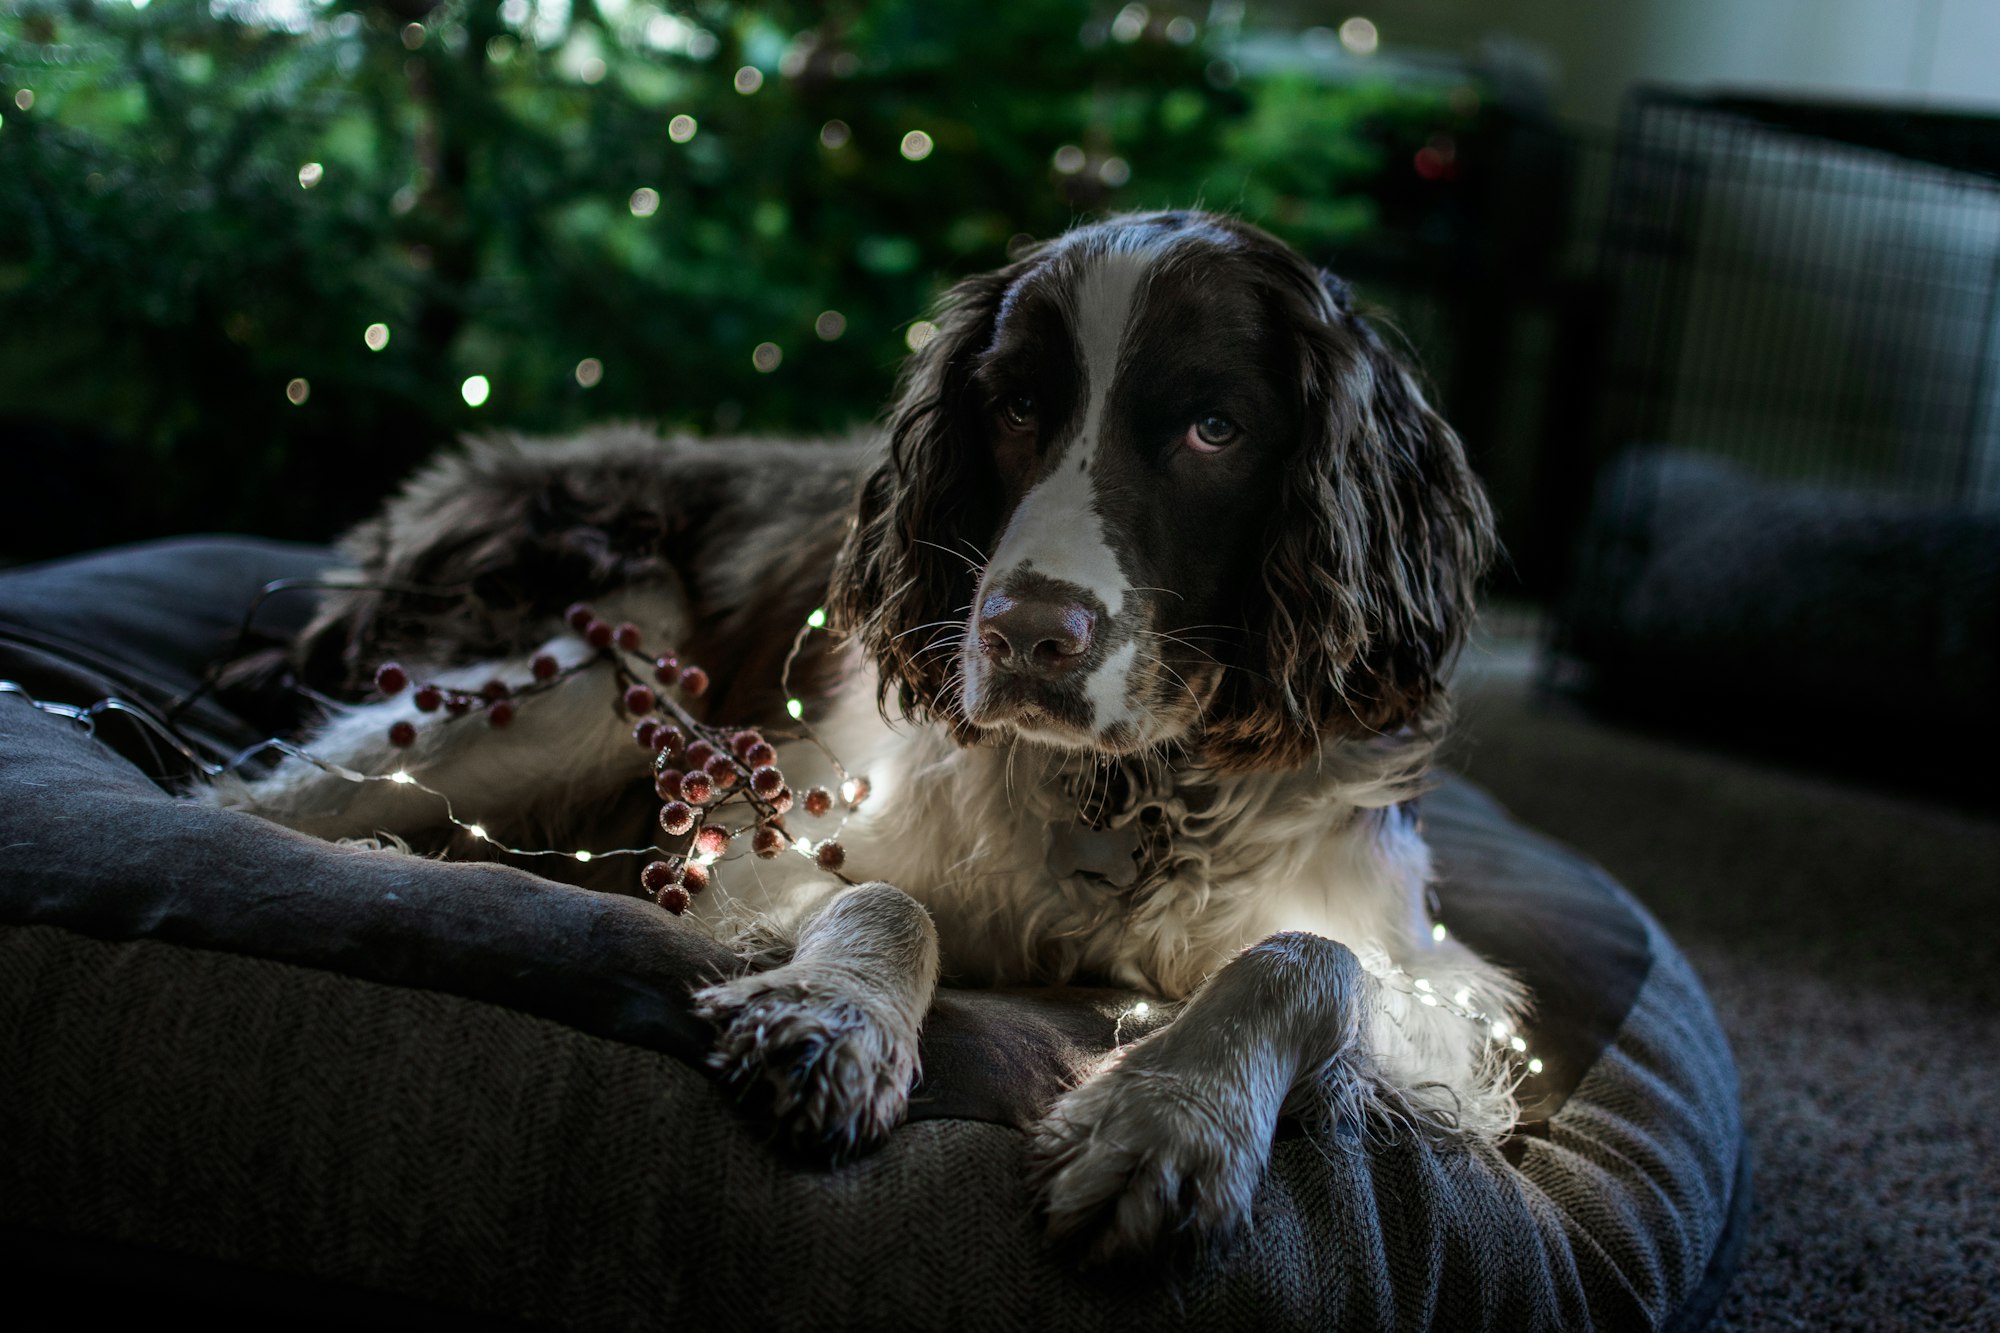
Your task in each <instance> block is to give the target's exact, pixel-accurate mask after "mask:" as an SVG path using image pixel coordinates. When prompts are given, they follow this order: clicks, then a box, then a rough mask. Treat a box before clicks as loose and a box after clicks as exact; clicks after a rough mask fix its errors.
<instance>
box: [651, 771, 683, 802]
mask: <svg viewBox="0 0 2000 1333" xmlns="http://www.w3.org/2000/svg"><path fill="white" fill-rule="evenodd" d="M653 790H654V791H656V792H658V793H659V794H660V799H661V800H663V801H678V800H679V799H680V798H681V771H680V770H679V769H678V768H663V769H661V770H660V771H659V772H658V773H657V774H655V775H654V777H653Z"/></svg>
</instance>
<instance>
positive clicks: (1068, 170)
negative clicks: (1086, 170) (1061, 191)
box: [1054, 143, 1089, 176]
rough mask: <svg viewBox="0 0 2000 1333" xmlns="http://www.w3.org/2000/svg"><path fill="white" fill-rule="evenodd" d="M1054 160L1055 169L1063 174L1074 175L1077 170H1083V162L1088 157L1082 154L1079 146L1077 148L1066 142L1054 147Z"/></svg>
mask: <svg viewBox="0 0 2000 1333" xmlns="http://www.w3.org/2000/svg"><path fill="white" fill-rule="evenodd" d="M1054 160H1055V165H1056V170H1057V171H1060V172H1061V173H1062V174H1063V175H1065V176H1074V175H1076V173H1077V172H1079V171H1082V170H1083V164H1084V163H1085V162H1087V161H1088V160H1089V159H1088V158H1086V157H1085V156H1084V153H1083V150H1082V149H1081V148H1078V147H1077V146H1076V145H1075V144H1073V143H1066V144H1064V145H1063V146H1062V147H1060V148H1058V149H1056V155H1055V159H1054Z"/></svg>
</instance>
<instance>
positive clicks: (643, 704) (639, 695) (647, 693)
mask: <svg viewBox="0 0 2000 1333" xmlns="http://www.w3.org/2000/svg"><path fill="white" fill-rule="evenodd" d="M654 702H655V701H654V699H653V692H652V691H651V690H649V689H647V688H646V687H645V686H644V685H634V686H633V687H632V688H631V689H629V690H626V691H625V707H626V709H627V710H629V711H631V712H634V713H650V712H652V711H653V704H654Z"/></svg>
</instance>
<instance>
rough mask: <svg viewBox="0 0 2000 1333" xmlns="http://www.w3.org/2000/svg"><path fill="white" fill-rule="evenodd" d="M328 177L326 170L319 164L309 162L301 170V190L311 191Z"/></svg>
mask: <svg viewBox="0 0 2000 1333" xmlns="http://www.w3.org/2000/svg"><path fill="white" fill-rule="evenodd" d="M325 176H326V168H325V167H323V166H321V165H320V164H319V163H317V162H308V163H306V164H305V165H304V166H302V167H300V168H299V188H300V189H301V190H310V189H311V188H312V187H313V186H315V185H317V184H319V183H320V181H321V180H322V179H324V178H325Z"/></svg>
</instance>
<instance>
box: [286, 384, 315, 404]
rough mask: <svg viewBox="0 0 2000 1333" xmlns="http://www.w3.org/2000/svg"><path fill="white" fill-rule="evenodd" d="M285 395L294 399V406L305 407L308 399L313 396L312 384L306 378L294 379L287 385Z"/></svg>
mask: <svg viewBox="0 0 2000 1333" xmlns="http://www.w3.org/2000/svg"><path fill="white" fill-rule="evenodd" d="M285 397H287V398H289V399H291V400H292V406H293V407H304V406H305V405H306V399H308V398H310V397H312V385H310V384H307V383H306V382H305V381H304V380H302V379H298V380H293V381H292V382H291V383H290V384H287V385H286V386H285Z"/></svg>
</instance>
